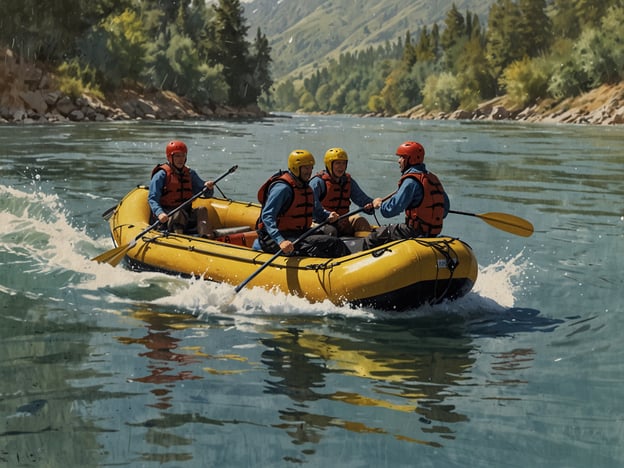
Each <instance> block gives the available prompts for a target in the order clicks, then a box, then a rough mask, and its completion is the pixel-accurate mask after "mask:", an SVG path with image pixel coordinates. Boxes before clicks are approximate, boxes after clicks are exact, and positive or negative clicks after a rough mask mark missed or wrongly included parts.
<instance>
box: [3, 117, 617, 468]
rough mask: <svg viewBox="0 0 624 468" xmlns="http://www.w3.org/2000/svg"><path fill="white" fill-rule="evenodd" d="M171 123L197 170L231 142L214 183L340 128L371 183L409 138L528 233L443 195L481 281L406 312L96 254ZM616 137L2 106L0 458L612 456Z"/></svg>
mask: <svg viewBox="0 0 624 468" xmlns="http://www.w3.org/2000/svg"><path fill="white" fill-rule="evenodd" d="M172 138H179V139H183V140H185V141H186V142H187V144H188V145H189V148H190V154H189V165H191V166H192V167H194V168H196V169H197V170H198V172H199V173H200V174H201V175H203V176H204V177H205V178H216V177H218V176H219V175H220V174H222V173H224V172H225V171H227V170H228V169H229V168H230V167H231V166H232V165H233V164H238V166H239V168H238V170H237V171H236V172H235V173H233V174H231V175H229V176H228V177H227V178H225V179H224V180H223V181H221V182H220V183H219V188H220V189H221V190H222V192H223V194H224V195H225V196H228V197H231V198H234V199H240V200H255V195H256V191H257V189H258V187H259V185H260V184H261V183H262V182H263V181H264V180H265V179H266V178H267V177H268V176H269V175H270V174H272V173H273V172H275V171H276V170H277V169H280V168H284V167H285V165H286V158H287V155H288V153H289V152H290V151H291V150H293V149H296V148H304V149H309V150H310V151H312V152H313V153H314V154H315V155H316V157H317V168H318V169H320V168H321V166H322V156H323V154H324V152H325V150H326V149H327V148H329V147H332V146H342V147H344V148H345V149H346V150H347V152H348V153H349V155H350V162H349V171H350V172H351V173H352V174H353V175H354V176H356V178H357V179H358V181H359V183H360V185H361V186H362V187H363V188H364V189H365V190H366V191H367V192H368V193H369V194H370V195H372V196H384V195H386V194H387V193H389V192H391V191H393V190H394V188H395V187H396V182H397V179H398V175H399V171H398V164H397V159H396V157H395V156H394V150H395V149H396V147H397V146H398V145H399V144H400V143H401V142H403V141H404V140H408V139H416V140H418V141H420V142H421V143H423V144H424V146H425V147H426V150H427V156H426V162H427V164H428V168H429V169H430V170H432V171H433V172H435V173H437V174H438V176H439V177H440V179H441V180H442V182H443V184H444V186H445V188H446V190H447V191H448V192H449V194H450V197H451V203H452V208H453V209H455V210H460V211H467V212H473V213H478V214H479V213H487V212H503V213H511V214H514V215H517V216H521V217H523V218H526V219H528V220H530V221H531V222H532V223H533V224H534V226H535V233H534V235H533V236H531V237H529V238H524V237H518V236H515V235H513V234H511V233H507V232H503V231H500V230H498V229H496V228H495V227H493V226H490V225H488V224H486V223H484V222H483V221H481V220H480V219H478V218H474V217H470V216H462V215H452V214H451V215H449V216H448V218H447V220H446V223H445V229H444V230H445V233H446V234H448V235H453V236H459V237H461V238H462V239H464V240H465V241H467V242H468V243H469V244H470V245H471V246H472V247H473V249H474V250H475V253H476V255H477V259H478V261H479V266H480V267H479V270H480V271H479V278H478V281H477V284H476V285H475V288H474V290H473V291H472V292H471V293H469V294H468V295H467V296H466V297H464V298H462V299H460V300H458V301H455V302H452V303H444V304H440V305H437V306H426V307H421V308H419V309H417V310H410V311H407V312H406V313H405V314H403V315H400V316H396V315H395V316H393V315H391V314H389V313H382V312H378V311H375V310H372V309H351V308H346V307H345V308H338V307H336V306H333V305H331V304H326V303H322V304H309V303H307V302H306V301H304V300H302V299H298V298H294V297H288V296H285V295H281V294H273V293H270V292H265V291H262V290H246V289H245V290H242V291H241V292H240V293H239V294H236V295H234V292H233V287H232V286H227V285H220V284H213V283H208V282H203V281H201V280H196V281H195V280H189V279H182V278H177V277H172V276H165V275H162V274H157V273H135V272H130V271H128V270H126V269H124V268H123V267H122V266H118V267H116V268H113V267H111V266H110V265H107V264H103V265H100V264H96V263H94V262H92V261H90V259H91V258H93V257H94V256H96V255H98V254H99V253H102V252H104V251H106V250H108V249H110V248H112V243H111V241H110V237H109V233H108V231H107V223H106V222H105V220H104V219H103V218H102V216H101V215H102V213H103V212H104V211H106V210H107V209H108V208H110V207H111V206H113V205H115V203H116V201H117V200H119V199H120V198H121V197H122V196H123V195H124V194H125V193H126V192H128V191H129V190H130V189H131V188H133V187H134V186H136V185H137V184H144V183H147V182H148V179H149V173H150V170H151V169H152V167H153V166H154V165H155V164H157V163H158V162H160V161H162V159H163V157H164V151H163V148H164V146H165V144H166V143H167V142H168V141H169V140H170V139H172ZM623 142H624V128H623V127H581V126H564V125H558V126H556V125H542V124H531V125H528V124H520V123H474V122H472V123H465V122H433V121H423V122H420V121H408V120H399V119H359V118H349V117H340V116H335V117H323V116H283V117H275V118H271V119H267V120H265V121H262V122H257V123H231V122H164V123H142V122H124V123H99V124H80V125H74V124H66V125H65V124H63V125H53V126H2V127H0V148H1V149H0V154H1V161H0V173H1V175H2V179H1V182H0V195H1V196H0V216H1V217H0V219H1V222H0V301H1V304H2V306H1V308H0V336H1V339H0V356H1V361H0V465H2V466H50V467H56V466H63V467H74V466H75V467H88V466H133V467H134V466H146V467H150V466H167V467H196V466H202V467H204V466H206V467H212V466H219V467H242V466H245V467H246V466H253V467H257V466H267V467H268V466H285V467H288V466H311V467H317V466H319V467H321V466H322V467H327V466H343V467H369V466H375V467H386V466H387V467H399V466H401V467H402V466H423V467H427V466H431V467H465V466H471V467H477V466H484V467H493V466H505V467H510V466H517V467H523V468H524V467H527V466H551V467H586V466H601V467H610V466H622V464H623V463H624V412H623V411H622V397H623V396H624V366H623V365H622V362H624V344H623V340H622V336H624V326H623V325H622V323H621V322H620V315H621V314H622V313H624V310H623V305H622V303H623V301H622V299H623V298H624V296H623V292H622V290H623V286H624V284H623V281H622V268H623V267H624V264H623V262H622V253H623V252H624V239H623V237H624V229H623V227H624V208H623V204H622V200H623V199H624V170H623V168H624V145H623ZM371 221H372V222H376V221H375V220H374V219H373V218H371ZM379 221H384V220H383V219H380V220H379ZM232 299H233V300H232Z"/></svg>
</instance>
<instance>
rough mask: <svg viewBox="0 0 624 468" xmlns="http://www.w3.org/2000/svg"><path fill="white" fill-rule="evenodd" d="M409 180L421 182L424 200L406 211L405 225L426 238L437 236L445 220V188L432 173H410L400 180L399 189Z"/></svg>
mask: <svg viewBox="0 0 624 468" xmlns="http://www.w3.org/2000/svg"><path fill="white" fill-rule="evenodd" d="M407 178H412V179H416V180H417V181H418V182H420V184H421V185H422V187H423V199H422V200H421V202H420V204H419V205H418V206H412V207H408V208H407V209H406V210H405V223H406V224H407V225H408V226H411V227H412V228H413V229H414V230H416V231H417V232H419V233H422V234H423V235H424V236H431V237H433V236H437V235H438V234H440V232H442V224H443V219H444V187H442V184H441V183H440V180H439V179H438V177H437V176H436V175H435V174H432V173H431V172H408V173H407V174H404V175H403V176H402V177H401V178H400V179H399V187H400V186H401V184H402V183H403V181H404V180H405V179H407Z"/></svg>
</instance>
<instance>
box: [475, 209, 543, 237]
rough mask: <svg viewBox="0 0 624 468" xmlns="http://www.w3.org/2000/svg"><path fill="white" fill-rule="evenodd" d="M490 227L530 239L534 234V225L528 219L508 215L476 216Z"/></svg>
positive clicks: (484, 214) (487, 214) (486, 214)
mask: <svg viewBox="0 0 624 468" xmlns="http://www.w3.org/2000/svg"><path fill="white" fill-rule="evenodd" d="M475 216H476V217H477V218H481V219H482V220H483V221H485V222H486V223H488V224H489V225H490V226H494V227H495V228H497V229H500V230H501V231H505V232H510V233H512V234H516V235H517V236H522V237H529V236H531V235H532V234H533V225H532V224H531V223H530V222H529V221H527V220H526V219H523V218H520V217H518V216H514V215H510V214H507V213H483V214H477V215H475Z"/></svg>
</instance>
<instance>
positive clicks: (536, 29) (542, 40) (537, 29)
mask: <svg viewBox="0 0 624 468" xmlns="http://www.w3.org/2000/svg"><path fill="white" fill-rule="evenodd" d="M519 7H520V13H521V15H522V21H521V22H520V24H519V26H518V27H519V29H520V41H521V44H522V45H523V49H524V52H525V53H526V55H527V56H529V57H537V56H538V55H540V54H543V53H545V52H546V51H547V50H548V48H549V47H550V43H551V40H552V34H551V31H552V23H551V21H550V18H549V17H548V15H547V14H546V1H545V0H520V2H519Z"/></svg>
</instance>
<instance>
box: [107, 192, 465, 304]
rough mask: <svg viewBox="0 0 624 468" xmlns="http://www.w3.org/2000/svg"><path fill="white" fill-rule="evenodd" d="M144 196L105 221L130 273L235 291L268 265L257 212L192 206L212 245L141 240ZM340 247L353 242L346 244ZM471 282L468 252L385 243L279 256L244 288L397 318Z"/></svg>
mask: <svg viewBox="0 0 624 468" xmlns="http://www.w3.org/2000/svg"><path fill="white" fill-rule="evenodd" d="M147 195H148V190H147V188H146V187H142V186H141V187H137V188H136V189H134V190H132V191H131V192H130V193H128V194H127V195H126V196H125V197H124V198H123V200H122V201H121V202H120V203H119V205H118V206H117V207H116V208H115V210H114V212H113V214H112V216H111V217H110V219H109V224H110V229H111V234H112V237H113V241H114V242H115V244H116V245H117V246H123V245H126V244H130V243H132V244H131V245H133V246H132V248H131V249H129V250H128V251H127V252H126V257H125V260H126V262H127V263H128V265H129V266H130V267H131V268H133V269H137V270H156V271H163V272H167V273H171V274H176V275H184V276H195V277H203V278H205V279H207V280H210V281H216V282H223V283H229V284H231V285H234V286H236V285H238V284H241V283H242V282H243V281H245V280H246V279H248V278H249V277H250V276H251V275H253V274H254V273H255V272H256V271H257V270H258V268H260V267H261V266H262V265H264V264H265V263H266V262H267V260H269V259H270V258H271V257H272V255H271V254H267V253H264V252H260V251H256V250H253V249H252V248H251V245H252V243H253V241H254V239H255V238H256V233H255V231H254V226H255V223H256V220H257V218H258V215H259V213H260V206H259V205H258V204H255V203H244V202H237V201H232V200H227V199H222V198H198V199H196V200H195V201H194V202H193V207H195V208H196V207H198V206H206V207H207V208H208V214H209V219H210V223H211V225H212V226H213V227H214V228H215V230H216V235H217V238H216V239H214V240H210V239H203V238H198V237H194V236H191V235H183V234H173V233H167V232H162V231H159V230H157V229H152V230H149V231H148V232H146V233H144V234H143V235H141V232H142V231H144V230H145V229H146V228H147V227H149V226H150V221H151V220H150V209H149V206H148V203H147ZM137 236H138V237H137ZM135 239H136V241H135ZM133 241H135V242H133ZM347 244H348V245H350V246H351V245H355V244H357V241H355V240H351V241H349V240H347ZM476 279H477V261H476V258H475V256H474V254H473V252H472V249H471V248H470V247H469V246H468V245H467V244H465V243H464V242H462V241H461V240H459V239H456V238H451V237H436V238H430V239H425V238H421V239H409V240H403V241H396V242H391V243H388V244H385V245H383V246H380V247H377V248H375V249H372V250H369V251H357V250H356V249H355V248H354V253H352V254H351V255H349V256H346V257H341V258H335V259H326V258H314V257H288V256H280V257H278V258H276V259H275V260H274V261H273V262H271V263H270V264H269V265H268V266H267V267H266V268H265V269H264V270H262V271H261V272H260V273H259V274H257V275H256V276H255V277H254V278H253V279H252V280H251V281H249V283H248V284H247V287H263V288H266V289H277V290H280V291H282V292H284V293H288V294H293V295H297V296H302V297H305V298H306V299H307V300H309V301H311V302H320V301H324V300H327V299H329V300H330V301H331V302H333V303H334V304H338V305H344V304H350V305H353V306H367V307H373V308H378V309H383V310H396V311H400V310H405V309H409V308H415V307H418V306H420V305H422V304H425V303H437V302H440V301H442V300H444V299H455V298H458V297H461V296H463V295H465V294H466V293H467V292H469V291H470V290H471V289H472V287H473V285H474V283H475V281H476Z"/></svg>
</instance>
